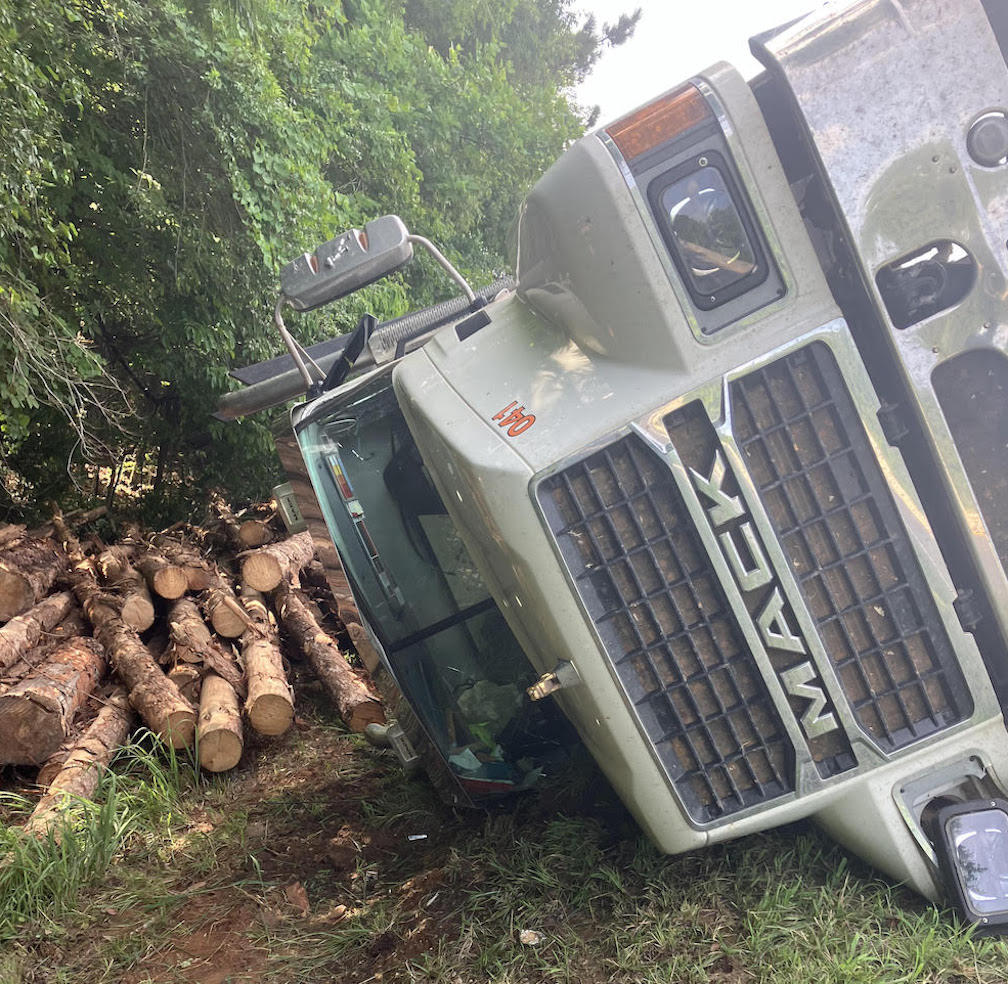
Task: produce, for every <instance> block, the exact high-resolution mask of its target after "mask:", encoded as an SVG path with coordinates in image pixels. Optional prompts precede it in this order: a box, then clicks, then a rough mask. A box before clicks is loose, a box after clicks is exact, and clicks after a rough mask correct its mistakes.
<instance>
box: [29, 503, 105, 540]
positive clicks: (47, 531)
mask: <svg viewBox="0 0 1008 984" xmlns="http://www.w3.org/2000/svg"><path fill="white" fill-rule="evenodd" d="M107 512H108V506H96V507H95V508H94V509H76V510H74V511H73V512H68V513H67V514H66V515H65V516H61V517H60V518H61V520H62V521H63V525H64V526H66V527H67V529H74V528H75V527H77V526H85V525H86V524H87V523H93V522H94V521H95V520H96V519H100V518H101V517H102V516H104V515H105V514H106V513H107ZM55 532H56V524H55V523H52V522H49V523H43V524H42V525H41V526H39V527H36V528H35V529H33V530H29V533H28V535H29V536H37V537H43V538H45V537H50V536H52V535H53V534H54V533H55Z"/></svg>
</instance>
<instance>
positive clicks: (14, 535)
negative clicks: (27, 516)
mask: <svg viewBox="0 0 1008 984" xmlns="http://www.w3.org/2000/svg"><path fill="white" fill-rule="evenodd" d="M24 532H25V527H24V524H23V523H6V524H5V525H4V526H2V527H0V549H5V548H6V547H9V546H10V545H11V544H12V543H14V542H15V541H17V540H20V539H21V537H23V536H24Z"/></svg>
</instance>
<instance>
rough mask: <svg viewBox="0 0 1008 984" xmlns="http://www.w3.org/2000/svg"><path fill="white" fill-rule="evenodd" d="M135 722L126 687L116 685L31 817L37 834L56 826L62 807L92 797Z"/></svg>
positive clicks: (29, 825)
mask: <svg viewBox="0 0 1008 984" xmlns="http://www.w3.org/2000/svg"><path fill="white" fill-rule="evenodd" d="M133 723H134V717H133V710H132V708H131V707H130V703H129V699H128V697H127V695H126V690H125V688H124V687H116V689H115V690H114V691H113V692H112V694H111V695H110V696H109V697H108V698H107V699H106V701H105V706H104V707H102V709H101V710H100V711H99V712H98V716H97V717H96V718H95V719H94V721H93V722H92V723H91V725H90V727H89V728H88V729H87V730H86V731H85V732H84V734H83V736H82V737H81V739H80V741H79V742H78V743H77V744H76V745H75V746H74V748H73V750H72V751H71V752H70V754H69V755H68V756H67V759H66V761H65V762H64V763H63V768H62V769H60V771H59V772H58V773H57V775H56V777H55V779H53V781H52V784H51V785H50V787H49V791H48V792H47V793H46V794H45V795H44V796H43V797H42V799H40V800H39V802H38V805H37V806H36V807H35V809H34V811H33V812H32V815H31V816H30V817H29V818H28V823H27V824H26V825H25V829H26V830H28V831H29V832H30V833H32V834H34V835H35V836H37V837H44V836H45V835H46V834H47V833H48V832H49V831H50V830H51V829H52V827H53V824H54V823H55V821H56V819H57V818H58V816H59V813H60V810H61V809H62V808H64V807H65V806H67V805H69V804H71V803H73V802H74V800H77V799H88V798H90V796H91V795H92V793H94V791H95V789H96V787H97V786H98V780H99V779H100V778H101V774H102V773H103V772H104V771H105V768H106V767H107V766H108V764H109V762H110V761H111V760H112V756H113V755H114V754H115V750H116V749H117V748H119V746H120V745H122V744H123V742H125V741H126V739H127V737H128V736H129V733H130V731H131V730H132V729H133Z"/></svg>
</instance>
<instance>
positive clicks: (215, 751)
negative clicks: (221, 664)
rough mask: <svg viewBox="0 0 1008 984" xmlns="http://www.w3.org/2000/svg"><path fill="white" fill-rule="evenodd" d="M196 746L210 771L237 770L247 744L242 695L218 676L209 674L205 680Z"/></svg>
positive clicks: (201, 760) (204, 766)
mask: <svg viewBox="0 0 1008 984" xmlns="http://www.w3.org/2000/svg"><path fill="white" fill-rule="evenodd" d="M196 745H197V748H198V749H199V762H200V765H201V766H203V768H204V769H207V770H208V771H210V772H226V771H227V770H228V769H233V768H234V767H235V766H236V765H237V764H238V761H239V759H241V755H242V749H243V748H244V745H245V741H244V738H243V736H242V723H241V709H240V707H239V704H238V695H237V694H236V693H235V692H234V688H233V687H232V686H231V684H230V683H228V682H227V680H225V679H224V678H223V677H219V676H217V674H216V673H209V674H207V676H206V678H205V679H204V680H203V689H202V690H201V691H200V717H199V730H198V738H197V743H196Z"/></svg>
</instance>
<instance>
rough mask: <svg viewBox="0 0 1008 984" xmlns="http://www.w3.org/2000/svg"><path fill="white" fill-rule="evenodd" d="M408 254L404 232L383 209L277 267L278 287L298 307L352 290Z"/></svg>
mask: <svg viewBox="0 0 1008 984" xmlns="http://www.w3.org/2000/svg"><path fill="white" fill-rule="evenodd" d="M412 258H413V245H412V243H411V242H410V240H409V232H408V230H407V229H406V226H405V225H403V221H402V219H400V218H399V216H398V215H383V216H382V217H381V218H380V219H375V220H374V221H373V222H369V223H368V224H367V225H366V226H364V230H363V231H361V230H360V229H351V230H350V231H349V232H344V233H342V234H341V235H339V236H337V237H336V238H335V239H330V240H329V242H327V243H323V244H322V245H321V246H319V247H318V249H316V250H315V252H314V253H303V254H302V255H301V256H299V257H298V258H297V259H296V260H294V262H293V263H288V264H287V266H285V267H284V268H283V269H282V270H281V271H280V289H281V290H282V291H283V293H284V296H285V297H286V298H287V300H288V301H289V302H290V304H291V306H292V307H294V308H296V309H297V310H298V311H311V310H312V309H314V308H317V307H321V306H322V305H323V304H328V303H329V302H330V301H335V300H336V299H337V298H340V297H345V296H346V295H347V294H352V293H353V292H354V291H355V290H359V289H360V288H361V287H366V286H367V285H368V284H370V283H373V282H374V281H376V280H380V279H381V278H382V277H384V276H387V275H388V274H390V273H392V272H393V271H395V270H398V269H399V268H400V267H401V266H403V265H405V264H406V263H408V262H409V261H410V260H411V259H412Z"/></svg>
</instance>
